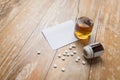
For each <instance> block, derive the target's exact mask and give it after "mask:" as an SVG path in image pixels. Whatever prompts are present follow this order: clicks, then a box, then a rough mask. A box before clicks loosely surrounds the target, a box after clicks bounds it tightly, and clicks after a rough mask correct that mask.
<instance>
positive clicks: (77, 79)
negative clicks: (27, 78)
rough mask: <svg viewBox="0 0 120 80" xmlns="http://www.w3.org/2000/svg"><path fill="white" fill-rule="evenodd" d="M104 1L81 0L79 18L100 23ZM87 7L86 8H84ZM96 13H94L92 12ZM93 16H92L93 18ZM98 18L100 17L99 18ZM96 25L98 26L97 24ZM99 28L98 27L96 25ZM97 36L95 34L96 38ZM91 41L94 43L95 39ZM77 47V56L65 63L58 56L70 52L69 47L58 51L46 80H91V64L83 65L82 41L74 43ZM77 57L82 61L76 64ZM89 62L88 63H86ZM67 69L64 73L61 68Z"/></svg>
mask: <svg viewBox="0 0 120 80" xmlns="http://www.w3.org/2000/svg"><path fill="white" fill-rule="evenodd" d="M101 4H102V1H99V3H98V1H96V0H91V1H89V0H80V2H79V5H78V9H79V10H78V15H77V17H80V16H88V17H90V18H91V19H93V20H94V21H98V17H99V9H100V7H101ZM84 5H86V6H84ZM93 5H96V7H93ZM92 11H94V12H92ZM91 15H92V16H91ZM97 16H98V17H97ZM95 25H96V24H95ZM96 27H97V25H96ZM95 35H96V34H93V36H95ZM91 41H94V40H93V39H92V40H91ZM73 44H75V45H76V46H77V48H76V49H74V50H76V51H77V54H76V55H74V56H73V57H71V56H70V57H66V58H65V61H62V60H61V59H59V58H58V54H62V53H64V51H65V50H68V51H69V49H68V48H69V46H70V45H68V46H65V47H63V48H61V49H59V50H57V53H56V55H55V59H54V60H53V63H52V65H51V67H50V69H49V72H48V74H47V77H46V78H45V80H88V78H89V69H90V64H89V63H87V64H86V65H85V66H84V65H82V63H81V62H82V60H85V59H84V58H83V57H82V55H83V46H84V44H82V43H81V42H80V41H78V42H75V43H73ZM77 56H80V57H81V61H79V62H78V63H76V62H75V59H76V58H77ZM86 62H87V61H86ZM54 64H57V65H58V68H57V69H54V68H53V65H54ZM62 67H65V69H66V71H65V72H62V71H61V68H62Z"/></svg>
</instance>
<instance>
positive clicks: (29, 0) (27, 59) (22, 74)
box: [0, 0, 120, 80]
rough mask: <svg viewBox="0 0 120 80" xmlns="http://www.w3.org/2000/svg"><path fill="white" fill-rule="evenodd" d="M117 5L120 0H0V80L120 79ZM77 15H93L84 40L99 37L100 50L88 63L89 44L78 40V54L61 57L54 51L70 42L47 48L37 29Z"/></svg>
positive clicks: (119, 18)
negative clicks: (85, 51)
mask: <svg viewBox="0 0 120 80" xmlns="http://www.w3.org/2000/svg"><path fill="white" fill-rule="evenodd" d="M119 7H120V1H119V0H19V1H18V0H0V80H119V79H120V77H119V74H120V62H119V57H120V54H119V52H120V42H119V41H120V37H119V35H120V27H119V25H120V8H119ZM80 16H87V17H89V18H91V19H93V20H94V22H95V24H94V29H93V32H92V36H91V38H90V40H89V42H88V43H93V42H96V41H99V42H102V43H103V44H104V46H105V53H104V55H103V56H102V57H101V58H96V59H95V60H90V61H88V62H87V61H86V60H85V59H84V58H83V56H82V54H83V47H84V46H85V45H86V44H88V43H84V42H82V41H77V42H74V43H72V44H75V45H76V46H77V48H74V49H73V50H76V51H77V54H75V55H74V56H73V57H72V56H69V57H65V61H62V60H61V59H60V58H58V54H62V53H63V52H64V51H65V50H68V48H69V46H70V45H67V46H65V47H62V48H60V49H57V50H52V49H51V47H50V46H49V44H48V43H47V41H46V40H45V38H44V36H43V35H42V33H41V30H43V29H45V28H48V27H52V26H54V25H57V24H60V23H62V22H65V21H67V20H73V21H75V20H76V18H77V17H80ZM37 51H41V54H37ZM77 56H80V57H81V60H80V61H79V62H78V63H76V62H75V59H76V57H77ZM82 60H85V61H86V62H87V63H86V65H82V63H81V62H82ZM54 64H57V65H58V67H57V68H56V69H54V68H53V65H54ZM62 67H65V69H66V70H65V72H62V71H61V68H62Z"/></svg>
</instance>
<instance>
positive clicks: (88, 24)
mask: <svg viewBox="0 0 120 80" xmlns="http://www.w3.org/2000/svg"><path fill="white" fill-rule="evenodd" d="M93 25H94V23H93V20H92V19H90V18H88V17H80V18H78V19H77V20H76V23H75V31H74V34H75V36H76V37H77V38H78V39H88V38H89V37H90V35H91V32H92V29H93Z"/></svg>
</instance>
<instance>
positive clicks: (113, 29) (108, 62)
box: [90, 0, 120, 80]
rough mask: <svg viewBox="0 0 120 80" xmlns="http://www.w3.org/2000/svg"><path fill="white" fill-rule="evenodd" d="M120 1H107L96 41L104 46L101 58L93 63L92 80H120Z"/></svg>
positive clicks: (102, 11) (103, 8)
mask: <svg viewBox="0 0 120 80" xmlns="http://www.w3.org/2000/svg"><path fill="white" fill-rule="evenodd" d="M119 7H120V1H119V0H115V1H113V0H111V1H108V0H105V1H104V4H103V6H102V10H101V14H100V20H99V23H100V25H99V27H98V32H97V37H96V41H98V42H101V43H103V44H104V47H105V52H104V55H103V56H102V57H101V58H98V59H96V60H93V61H92V65H91V71H90V74H91V75H90V80H119V79H120V76H119V74H120V62H119V61H120V58H119V57H120V55H119V53H120V36H119V35H120V8H119Z"/></svg>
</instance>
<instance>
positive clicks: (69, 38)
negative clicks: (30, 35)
mask: <svg viewBox="0 0 120 80" xmlns="http://www.w3.org/2000/svg"><path fill="white" fill-rule="evenodd" d="M74 26H75V23H74V22H73V21H72V20H69V21H67V22H64V23H62V24H58V25H56V26H54V27H50V28H47V29H44V30H43V31H42V32H43V35H44V36H45V38H46V39H47V41H48V43H49V44H50V46H51V47H52V49H58V48H60V47H63V46H65V45H67V44H70V43H72V42H74V41H77V40H78V39H77V38H76V37H75V36H74Z"/></svg>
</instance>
